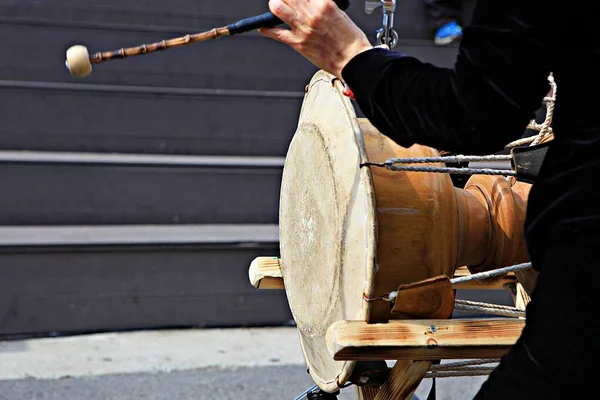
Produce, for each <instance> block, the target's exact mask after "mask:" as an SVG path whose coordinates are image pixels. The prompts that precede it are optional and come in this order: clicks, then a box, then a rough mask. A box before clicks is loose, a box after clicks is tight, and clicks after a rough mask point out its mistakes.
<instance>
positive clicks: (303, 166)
mask: <svg viewBox="0 0 600 400" xmlns="http://www.w3.org/2000/svg"><path fill="white" fill-rule="evenodd" d="M308 87H309V90H308V93H307V94H306V96H305V99H304V102H303V105H302V111H301V114H300V118H299V123H298V128H297V130H296V133H295V135H294V137H293V139H292V142H291V144H290V147H289V150H288V154H287V157H286V161H285V166H284V170H283V177H282V185H281V200H280V209H279V230H280V250H281V263H282V272H283V278H284V282H285V289H286V293H287V297H288V301H289V305H290V309H291V311H292V314H293V316H294V319H295V320H296V323H297V326H298V331H299V334H300V340H301V344H302V350H303V353H304V356H305V359H306V362H307V366H308V368H309V372H310V374H311V376H312V377H313V379H314V380H315V382H316V383H317V384H318V385H319V386H320V387H321V389H323V390H325V391H328V392H334V391H336V390H338V386H339V385H342V384H344V383H345V382H346V380H347V379H348V377H349V375H350V374H351V373H352V370H353V368H354V365H355V363H354V362H338V361H334V360H333V358H332V357H331V356H330V355H329V352H328V350H327V345H326V341H325V336H326V332H327V328H329V326H330V325H331V324H332V323H333V322H335V321H338V320H341V319H351V320H366V319H367V313H368V307H367V306H366V304H365V302H364V300H363V293H365V294H367V295H368V296H369V295H370V294H371V292H372V286H373V281H374V274H375V267H374V266H375V255H376V220H375V217H374V210H375V197H374V192H373V184H372V178H371V175H370V170H369V169H368V168H360V164H361V163H363V162H366V161H367V158H366V153H365V149H364V142H363V138H362V133H361V131H360V128H359V125H358V121H357V119H356V114H355V112H354V108H353V107H352V104H351V103H350V100H349V99H348V98H347V97H346V96H344V95H343V94H342V93H341V90H342V89H343V88H342V86H341V84H340V82H339V80H335V79H334V77H333V76H332V75H329V74H327V73H325V72H323V71H320V72H318V73H317V74H316V75H315V76H314V77H313V79H312V80H311V82H310V84H309V86H308Z"/></svg>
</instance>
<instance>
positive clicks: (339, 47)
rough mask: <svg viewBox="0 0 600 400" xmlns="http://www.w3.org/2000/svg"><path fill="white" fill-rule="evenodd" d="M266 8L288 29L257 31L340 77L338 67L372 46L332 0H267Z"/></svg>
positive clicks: (343, 65)
mask: <svg viewBox="0 0 600 400" xmlns="http://www.w3.org/2000/svg"><path fill="white" fill-rule="evenodd" d="M269 9H270V10H271V12H272V13H273V14H275V16H277V17H278V18H279V19H281V20H282V21H283V22H284V23H286V24H288V25H289V26H290V28H291V29H289V30H288V29H285V28H281V27H274V28H261V29H259V30H258V31H259V32H260V33H261V34H263V35H265V36H268V37H270V38H272V39H275V40H278V41H280V42H282V43H285V44H287V45H288V46H290V47H291V48H293V49H294V50H296V51H297V52H298V53H300V54H302V55H303V56H304V57H305V58H307V59H308V60H309V61H310V62H312V63H313V64H314V65H316V66H317V67H319V68H321V69H323V70H325V71H327V72H329V73H331V74H333V75H335V76H336V77H338V78H339V79H342V69H343V68H344V67H345V66H346V64H347V63H348V62H349V61H350V60H351V59H352V58H353V57H354V56H356V55H358V54H359V53H362V52H363V51H366V50H369V49H371V48H372V47H373V46H372V45H371V43H370V42H369V40H368V39H367V36H366V35H365V33H364V32H363V31H362V30H361V29H360V28H359V27H358V26H356V24H354V22H352V20H351V19H350V17H348V15H347V14H346V13H345V12H343V11H342V10H340V9H339V8H338V6H337V5H336V4H335V3H334V2H333V1H332V0H269Z"/></svg>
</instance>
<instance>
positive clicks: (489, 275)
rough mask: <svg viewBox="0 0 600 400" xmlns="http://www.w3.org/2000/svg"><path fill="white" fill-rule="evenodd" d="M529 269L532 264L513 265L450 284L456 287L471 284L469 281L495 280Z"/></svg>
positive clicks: (457, 279) (464, 277)
mask: <svg viewBox="0 0 600 400" xmlns="http://www.w3.org/2000/svg"><path fill="white" fill-rule="evenodd" d="M528 268H531V263H522V264H516V265H511V266H509V267H503V268H496V269H492V270H489V271H484V272H478V273H476V274H471V275H466V276H461V277H458V278H453V279H451V280H450V282H451V283H452V284H453V285H455V284H457V283H464V282H469V281H473V280H484V279H487V278H493V277H495V276H499V275H503V274H506V273H509V272H514V271H519V270H522V269H528Z"/></svg>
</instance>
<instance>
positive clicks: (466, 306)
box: [363, 263, 532, 318]
mask: <svg viewBox="0 0 600 400" xmlns="http://www.w3.org/2000/svg"><path fill="white" fill-rule="evenodd" d="M531 266H532V265H531V263H522V264H516V265H511V266H508V267H503V268H497V269H492V270H490V271H484V272H479V273H476V274H471V275H466V276H460V277H458V278H452V279H450V283H451V284H452V285H456V284H458V283H465V282H469V281H473V280H485V279H488V278H493V277H496V276H500V275H504V274H507V273H509V272H514V271H519V270H523V269H528V268H531ZM397 297H398V291H397V290H394V291H392V292H390V293H388V294H386V295H383V296H378V297H372V298H368V297H366V296H363V299H364V300H365V301H367V302H372V301H380V300H381V301H387V302H390V303H394V302H395V301H396V298H397ZM454 308H455V309H456V310H460V311H471V312H478V313H482V314H492V315H501V316H508V317H515V318H524V317H525V312H524V311H522V310H519V309H518V308H516V307H510V306H502V305H497V304H492V303H480V302H474V301H466V300H456V301H455V302H454Z"/></svg>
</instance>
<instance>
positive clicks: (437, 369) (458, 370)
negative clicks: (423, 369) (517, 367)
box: [425, 358, 500, 378]
mask: <svg viewBox="0 0 600 400" xmlns="http://www.w3.org/2000/svg"><path fill="white" fill-rule="evenodd" d="M499 361H500V359H497V358H483V359H476V360H466V361H458V362H452V363H445V364H436V365H432V366H431V367H430V368H429V371H428V372H427V374H426V375H425V378H451V377H464V376H484V375H489V374H490V373H491V372H492V371H493V370H494V368H495V367H496V366H497V364H498V362H499ZM484 364H496V365H494V366H487V367H475V366H476V365H484Z"/></svg>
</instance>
